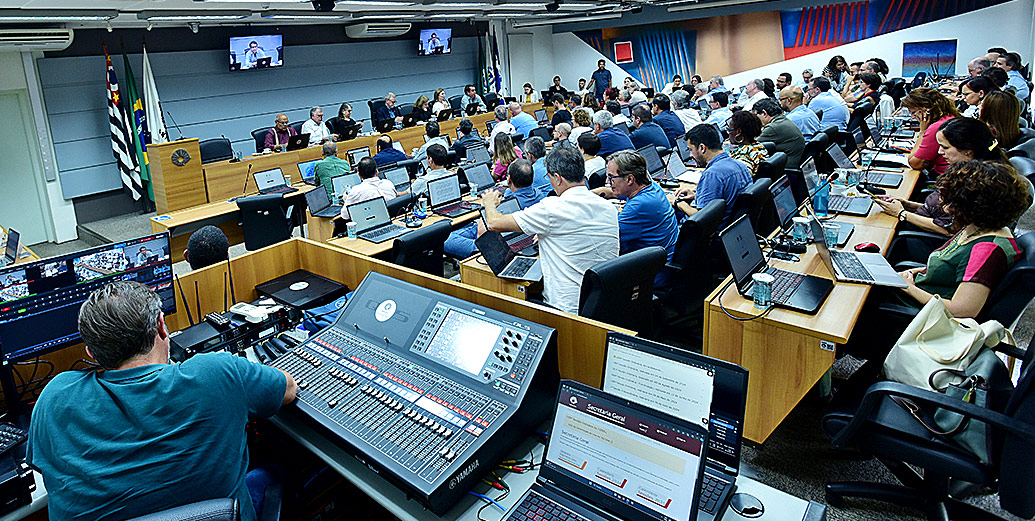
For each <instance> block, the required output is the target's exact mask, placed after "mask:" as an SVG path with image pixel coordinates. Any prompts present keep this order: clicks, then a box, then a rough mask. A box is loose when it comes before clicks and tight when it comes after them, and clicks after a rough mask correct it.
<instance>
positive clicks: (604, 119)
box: [593, 110, 615, 130]
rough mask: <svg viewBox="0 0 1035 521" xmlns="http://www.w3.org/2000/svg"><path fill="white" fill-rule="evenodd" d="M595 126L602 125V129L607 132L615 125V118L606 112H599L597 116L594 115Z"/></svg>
mask: <svg viewBox="0 0 1035 521" xmlns="http://www.w3.org/2000/svg"><path fill="white" fill-rule="evenodd" d="M593 124H594V125H600V128H602V129H604V130H607V129H609V128H611V125H614V124H615V118H614V116H612V115H611V113H610V112H608V111H606V110H598V111H597V113H596V114H593Z"/></svg>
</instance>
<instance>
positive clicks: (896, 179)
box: [827, 145, 904, 188]
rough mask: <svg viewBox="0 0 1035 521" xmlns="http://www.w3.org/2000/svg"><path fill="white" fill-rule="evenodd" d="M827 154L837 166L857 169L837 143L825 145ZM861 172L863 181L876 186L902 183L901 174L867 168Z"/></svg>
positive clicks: (894, 185)
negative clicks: (873, 170) (871, 170)
mask: <svg viewBox="0 0 1035 521" xmlns="http://www.w3.org/2000/svg"><path fill="white" fill-rule="evenodd" d="M827 155H829V156H830V159H833V160H834V164H835V165H837V166H838V168H846V169H851V170H859V168H858V167H857V166H855V163H853V162H852V160H851V159H848V156H847V155H845V153H844V150H841V147H839V146H837V145H830V146H829V147H827ZM862 172H864V173H863V177H864V179H863V180H864V181H865V182H867V183H870V184H874V185H877V186H884V187H887V188H898V186H899V185H900V184H902V179H903V178H904V176H903V175H902V174H888V173H883V172H870V169H869V168H867V169H865V170H862Z"/></svg>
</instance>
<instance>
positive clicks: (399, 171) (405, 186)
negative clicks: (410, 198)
mask: <svg viewBox="0 0 1035 521" xmlns="http://www.w3.org/2000/svg"><path fill="white" fill-rule="evenodd" d="M377 176H378V177H380V178H381V179H387V180H389V181H391V182H392V184H394V185H395V191H396V192H405V191H408V190H409V189H410V173H409V172H407V171H406V167H405V166H397V167H395V168H388V169H385V170H380V171H378V173H377Z"/></svg>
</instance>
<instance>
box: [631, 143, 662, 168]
mask: <svg viewBox="0 0 1035 521" xmlns="http://www.w3.org/2000/svg"><path fill="white" fill-rule="evenodd" d="M636 152H638V153H639V154H640V155H641V156H643V158H644V159H646V160H647V173H648V174H653V173H655V172H657V171H659V170H663V169H664V168H665V163H662V162H661V156H659V155H658V149H656V148H654V145H649V146H645V147H643V148H641V149H639V150H637V151H636Z"/></svg>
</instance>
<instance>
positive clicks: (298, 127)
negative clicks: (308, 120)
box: [288, 121, 305, 134]
mask: <svg viewBox="0 0 1035 521" xmlns="http://www.w3.org/2000/svg"><path fill="white" fill-rule="evenodd" d="M304 124H305V121H296V122H294V123H288V126H289V127H291V128H293V129H295V133H296V134H301V133H302V125H304Z"/></svg>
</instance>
